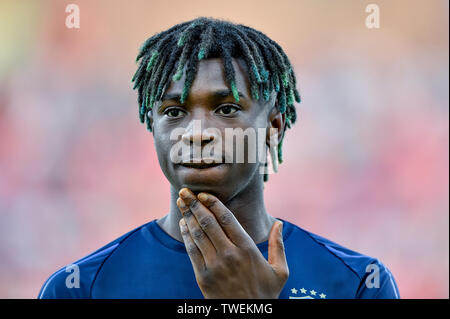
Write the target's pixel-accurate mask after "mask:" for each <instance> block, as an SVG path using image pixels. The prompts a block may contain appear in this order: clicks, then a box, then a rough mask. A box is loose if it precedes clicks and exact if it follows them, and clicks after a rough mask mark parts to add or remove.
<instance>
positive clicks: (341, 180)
mask: <svg viewBox="0 0 450 319" xmlns="http://www.w3.org/2000/svg"><path fill="white" fill-rule="evenodd" d="M69 3H74V4H77V5H78V6H79V8H80V16H81V28H80V29H68V28H66V26H65V19H66V16H67V15H68V13H65V7H66V5H68V4H69ZM369 3H376V4H378V5H379V7H380V18H381V19H380V28H379V29H367V28H366V27H365V23H364V22H365V18H366V16H367V15H368V13H366V12H365V7H366V6H367V5H368V4H369ZM448 6H449V4H448V1H444V0H442V1H441V0H434V1H406V0H405V1H403V0H402V1H400V0H397V1H381V0H375V1H370V2H369V1H351V0H346V1H339V2H337V1H315V0H308V1H299V0H291V1H286V0H280V1H262V0H251V1H235V0H230V1H223V2H218V1H196V0H191V1H181V0H176V1H175V0H172V1H159V0H158V1H156V0H155V1H112V0H108V1H107V0H96V1H82V0H73V1H5V0H1V1H0V47H1V49H0V297H1V298H36V296H37V294H38V292H39V289H40V288H41V286H42V284H43V283H44V281H45V280H46V279H47V278H48V277H49V276H50V275H51V274H52V273H53V272H54V271H56V270H57V269H59V268H61V267H63V266H64V265H66V264H69V263H71V262H73V261H75V260H77V259H79V258H81V257H83V256H85V255H87V254H88V253H90V252H92V251H93V250H95V249H97V248H99V247H101V246H103V245H104V244H106V243H108V242H110V241H112V240H113V239H115V238H117V237H118V236H120V235H122V234H124V233H125V232H127V231H129V230H131V229H133V228H135V227H138V226H140V225H141V224H143V223H146V222H148V221H150V220H152V219H154V218H159V217H162V216H163V215H165V214H166V212H167V211H168V208H169V193H168V190H169V184H168V182H167V181H166V179H165V178H164V175H163V174H162V172H161V171H160V168H159V165H158V161H157V158H156V154H155V151H154V148H153V141H152V137H151V134H149V133H148V132H147V130H146V129H145V126H144V125H142V124H140V123H139V120H138V106H137V104H136V92H134V91H133V90H132V89H131V83H130V80H131V77H132V75H133V73H134V71H135V68H136V64H135V62H134V60H135V56H136V54H137V51H138V48H139V46H140V45H141V43H142V42H143V41H144V40H145V39H147V38H148V37H149V36H151V35H153V34H154V33H156V32H158V31H162V30H164V29H166V28H168V27H170V26H172V25H173V24H176V23H180V22H182V21H185V20H189V19H192V18H194V17H197V16H213V17H216V18H225V19H228V20H231V21H233V22H238V23H243V24H246V25H249V26H251V27H254V28H256V29H258V30H261V31H263V32H264V33H266V34H267V35H268V36H269V37H271V38H272V39H274V40H275V41H277V42H278V43H279V44H280V45H281V46H282V47H283V48H284V50H285V51H286V53H287V54H288V56H290V59H291V62H292V64H293V65H294V67H295V71H296V73H297V79H298V88H299V90H300V93H301V94H302V97H303V103H302V104H301V105H300V106H299V108H298V114H299V120H298V122H297V124H296V125H295V126H294V128H293V129H292V130H289V131H288V133H287V136H286V140H285V146H284V159H285V162H284V163H283V164H282V165H281V166H280V170H279V173H278V174H276V175H271V176H270V181H269V183H268V184H267V186H266V201H267V202H266V205H267V208H268V210H269V212H270V213H271V214H273V215H274V216H276V217H281V218H284V219H287V220H289V221H291V222H294V223H296V224H298V225H299V226H301V227H303V228H305V229H307V230H309V231H312V232H314V233H317V234H319V235H321V236H324V237H326V238H328V239H330V240H333V241H335V242H337V243H339V244H341V245H344V246H346V247H348V248H351V249H353V250H356V251H359V252H362V253H365V254H367V255H370V256H374V257H377V258H379V259H380V260H381V261H382V262H384V263H385V264H386V265H387V266H388V267H389V268H390V269H391V271H392V273H393V275H394V276H395V278H396V280H397V283H398V286H399V289H400V294H401V296H402V298H448V297H449V223H448V222H449V220H448V217H449V215H448V210H449V197H448V192H449V180H448V178H449V177H448V174H449V149H448V148H449V118H448V116H449V114H448V111H449V106H448V102H449V93H448V92H449V89H448V86H449V65H448V61H449V60H448V57H449V52H448V45H449V43H448V9H449V8H448Z"/></svg>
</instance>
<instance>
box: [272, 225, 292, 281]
mask: <svg viewBox="0 0 450 319" xmlns="http://www.w3.org/2000/svg"><path fill="white" fill-rule="evenodd" d="M268 257H269V258H268V262H269V264H270V265H271V266H272V268H273V269H274V270H275V272H276V273H277V274H280V275H285V276H286V277H288V276H289V268H288V265H287V261H286V254H285V252H284V243H283V223H282V222H281V221H279V220H277V221H276V222H275V223H273V225H272V229H271V230H270V234H269V253H268Z"/></svg>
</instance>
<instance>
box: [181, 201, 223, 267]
mask: <svg viewBox="0 0 450 319" xmlns="http://www.w3.org/2000/svg"><path fill="white" fill-rule="evenodd" d="M177 205H178V208H179V209H180V211H181V214H182V215H183V218H182V219H184V221H185V222H186V225H187V228H188V231H189V234H190V236H191V238H192V240H193V242H194V243H195V245H196V246H197V247H198V249H199V250H200V252H201V253H202V256H203V259H204V261H205V263H206V264H208V262H209V261H210V260H212V258H214V257H215V256H216V249H215V248H214V246H213V244H212V243H211V240H210V239H209V238H208V236H207V235H206V234H205V232H204V231H203V229H202V228H201V227H200V225H199V224H198V222H197V219H196V218H195V216H194V215H193V214H192V211H191V210H190V208H189V207H188V206H186V204H185V203H184V201H183V200H182V199H181V198H178V200H177Z"/></svg>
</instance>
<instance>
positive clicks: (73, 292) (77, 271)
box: [38, 243, 118, 299]
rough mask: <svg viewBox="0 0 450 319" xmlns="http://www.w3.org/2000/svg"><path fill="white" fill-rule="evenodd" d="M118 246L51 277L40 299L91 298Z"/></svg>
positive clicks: (110, 246) (91, 256) (95, 254)
mask: <svg viewBox="0 0 450 319" xmlns="http://www.w3.org/2000/svg"><path fill="white" fill-rule="evenodd" d="M117 246H118V244H117V243H116V244H113V245H108V246H105V247H103V248H101V249H99V250H97V251H96V252H94V253H92V254H91V255H89V256H86V257H85V258H82V259H80V260H79V261H76V262H75V263H73V264H70V265H67V266H65V267H64V268H62V269H60V270H58V271H57V272H55V273H54V274H53V275H51V276H50V277H49V278H48V279H47V280H46V281H45V283H44V285H43V286H42V288H41V290H40V292H39V295H38V299H87V298H91V290H92V285H93V284H94V281H95V279H96V276H97V274H98V272H99V270H100V268H101V267H102V265H103V263H104V262H105V260H106V259H107V258H108V256H109V255H110V254H111V253H112V252H113V251H114V249H115V248H116V247H117Z"/></svg>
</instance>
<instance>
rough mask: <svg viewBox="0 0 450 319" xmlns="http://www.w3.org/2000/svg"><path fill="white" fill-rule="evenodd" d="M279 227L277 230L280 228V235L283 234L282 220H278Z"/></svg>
mask: <svg viewBox="0 0 450 319" xmlns="http://www.w3.org/2000/svg"><path fill="white" fill-rule="evenodd" d="M280 224H281V225H280V228H279V230H280V235H282V236H283V222H280Z"/></svg>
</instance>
